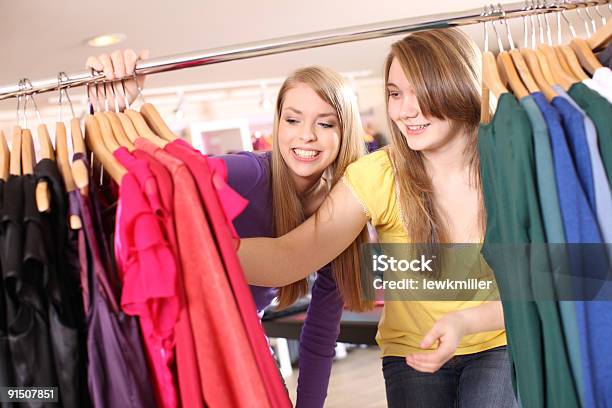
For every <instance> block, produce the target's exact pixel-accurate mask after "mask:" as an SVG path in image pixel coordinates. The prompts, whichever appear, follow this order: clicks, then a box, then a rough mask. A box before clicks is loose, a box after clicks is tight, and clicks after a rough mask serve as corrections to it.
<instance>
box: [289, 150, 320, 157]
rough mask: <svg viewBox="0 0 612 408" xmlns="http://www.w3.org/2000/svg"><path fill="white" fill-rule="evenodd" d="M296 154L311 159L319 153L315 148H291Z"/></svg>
mask: <svg viewBox="0 0 612 408" xmlns="http://www.w3.org/2000/svg"><path fill="white" fill-rule="evenodd" d="M291 150H293V153H295V155H296V156H298V157H301V158H304V159H313V158H315V157H317V156H318V155H319V153H321V152H319V151H317V150H304V149H297V148H295V149H291Z"/></svg>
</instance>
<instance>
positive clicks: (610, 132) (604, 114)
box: [568, 82, 612, 186]
mask: <svg viewBox="0 0 612 408" xmlns="http://www.w3.org/2000/svg"><path fill="white" fill-rule="evenodd" d="M568 94H569V95H570V96H571V97H572V99H573V100H574V102H576V103H577V104H578V105H579V106H580V107H581V108H582V109H583V110H584V111H585V112H586V114H587V115H589V117H590V118H591V120H592V121H593V123H594V124H595V127H596V128H597V136H598V138H597V141H598V142H599V153H601V161H603V165H604V167H605V168H606V175H607V176H608V183H610V186H612V125H611V124H610V120H612V105H611V104H610V102H608V100H607V99H606V98H604V97H603V96H601V95H599V94H598V93H597V92H595V91H593V90H592V89H590V88H589V87H587V86H586V85H584V84H583V83H580V82H578V83H576V84H574V85H572V87H571V88H570V89H569V91H568Z"/></svg>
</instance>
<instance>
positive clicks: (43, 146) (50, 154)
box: [36, 123, 55, 212]
mask: <svg viewBox="0 0 612 408" xmlns="http://www.w3.org/2000/svg"><path fill="white" fill-rule="evenodd" d="M36 133H37V135H38V143H39V144H40V153H41V157H42V158H43V159H49V160H55V152H54V151H53V144H52V143H51V138H50V137H49V130H48V129H47V125H45V124H44V123H41V124H40V125H38V127H37V128H36ZM50 201H51V193H50V191H49V184H48V183H47V182H46V181H45V180H40V181H38V183H37V184H36V204H37V205H38V211H39V212H47V211H49V210H50V209H51V203H50Z"/></svg>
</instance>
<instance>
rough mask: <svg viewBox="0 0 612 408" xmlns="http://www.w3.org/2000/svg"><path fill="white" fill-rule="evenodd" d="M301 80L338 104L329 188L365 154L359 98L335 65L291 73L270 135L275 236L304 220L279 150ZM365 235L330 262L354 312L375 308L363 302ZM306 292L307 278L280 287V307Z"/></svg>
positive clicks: (339, 285) (328, 176) (320, 95)
mask: <svg viewBox="0 0 612 408" xmlns="http://www.w3.org/2000/svg"><path fill="white" fill-rule="evenodd" d="M297 84H305V85H307V86H309V87H310V88H311V89H312V90H313V91H315V93H316V94H317V95H318V96H319V97H320V98H321V99H322V100H324V101H325V102H327V103H328V104H329V105H331V106H332V107H333V108H334V110H335V112H336V114H337V116H338V121H339V123H340V131H341V134H340V136H341V139H340V150H339V152H338V156H337V157H336V159H335V160H334V161H333V163H332V164H331V165H330V166H329V167H328V168H327V169H326V171H325V172H326V174H325V177H326V179H327V180H328V181H329V184H330V186H329V187H330V189H331V188H332V187H333V186H334V185H335V184H336V183H337V182H338V181H340V179H341V178H342V175H343V174H344V171H345V169H346V167H347V166H348V165H349V164H350V163H352V162H354V161H355V160H357V159H358V158H359V157H361V156H363V155H364V154H365V143H364V140H363V135H362V132H363V129H362V126H361V119H360V117H359V108H358V105H357V99H356V96H355V94H354V93H353V91H352V90H351V88H350V87H349V86H348V84H347V83H346V81H345V80H344V78H342V76H340V75H339V74H338V73H336V72H334V71H333V70H331V69H328V68H324V67H319V66H310V67H306V68H302V69H299V70H297V71H295V72H294V73H293V74H292V75H291V76H289V77H288V78H287V79H286V80H285V82H284V83H283V84H282V86H281V88H280V91H279V93H278V98H277V100H276V110H275V115H274V129H273V133H272V208H273V220H274V232H275V234H276V236H281V235H284V234H286V233H288V232H289V231H291V230H293V229H295V228H296V227H297V226H299V225H300V224H301V223H303V222H304V220H305V217H304V211H303V207H302V202H301V200H300V196H299V194H298V192H297V190H296V188H295V185H294V183H293V180H292V179H291V176H290V173H289V168H288V166H287V163H285V160H284V159H283V157H282V155H281V153H280V149H279V148H278V128H279V122H280V116H281V111H282V108H283V102H284V99H285V95H286V93H287V91H289V90H290V89H291V88H293V87H294V86H295V85H297ZM366 236H367V230H366V229H365V228H364V231H363V232H362V234H361V235H360V236H359V237H358V238H357V239H356V240H355V241H354V242H353V243H352V244H351V245H350V246H349V247H348V248H347V249H346V250H345V251H344V252H343V253H342V254H340V255H339V256H338V257H337V258H336V259H334V260H333V261H332V263H331V264H332V272H333V275H334V278H335V280H336V283H337V285H338V290H339V292H340V294H341V295H342V297H343V299H344V301H345V304H346V306H347V307H348V308H349V309H351V310H355V311H362V310H365V309H367V308H369V307H371V304H370V302H367V301H365V300H363V296H362V294H361V285H362V282H361V277H360V273H359V271H360V269H359V268H360V262H359V259H360V258H359V246H360V244H361V243H363V242H364V239H366V238H365V237H366ZM313 272H314V271H313ZM307 291H308V280H307V279H303V280H301V281H298V282H294V283H292V284H290V285H287V286H283V287H281V288H279V294H278V300H279V305H278V307H279V308H285V307H288V306H290V305H291V304H292V303H294V302H295V301H296V300H297V299H299V298H300V297H303V296H305V295H306V293H307Z"/></svg>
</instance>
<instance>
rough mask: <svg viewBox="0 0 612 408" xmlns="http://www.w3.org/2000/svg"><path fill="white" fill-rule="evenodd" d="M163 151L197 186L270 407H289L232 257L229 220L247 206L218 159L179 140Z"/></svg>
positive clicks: (233, 239) (232, 236)
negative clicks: (186, 170) (229, 183)
mask: <svg viewBox="0 0 612 408" xmlns="http://www.w3.org/2000/svg"><path fill="white" fill-rule="evenodd" d="M165 150H166V151H168V152H169V153H170V154H172V155H174V156H175V157H178V158H179V159H181V160H182V161H183V162H184V163H185V164H186V165H187V166H188V168H189V169H190V171H191V174H192V175H193V176H194V179H195V181H196V183H197V186H198V188H199V192H200V197H201V199H202V203H203V204H204V206H205V208H206V212H207V214H208V216H209V220H210V223H211V224H212V230H213V231H214V234H215V237H216V239H217V244H218V245H219V249H220V254H221V258H222V261H223V263H224V265H225V270H226V273H227V277H228V280H229V282H230V284H231V288H232V291H233V294H234V297H235V301H236V304H237V306H238V310H239V312H240V315H241V317H242V321H243V324H244V326H245V329H246V334H247V337H248V342H249V344H250V346H251V350H252V353H253V357H254V362H255V364H256V368H258V369H259V370H260V371H259V372H260V375H261V378H262V381H263V385H264V387H265V390H266V394H267V396H268V398H269V401H270V404H271V405H272V406H274V407H283V406H290V405H291V402H290V401H289V398H288V396H287V393H286V391H285V389H284V387H283V385H282V383H281V380H280V378H279V376H278V369H277V367H276V365H275V364H274V361H273V360H272V358H271V356H270V354H269V353H268V352H267V349H268V345H267V342H266V339H265V336H264V334H263V329H262V327H261V324H260V322H259V319H257V314H256V310H255V305H254V303H253V301H252V298H251V297H250V292H249V288H248V285H247V284H246V280H245V277H244V273H243V272H242V268H241V266H240V262H239V261H238V256H237V254H236V247H235V243H236V240H237V236H238V235H237V233H236V232H235V230H234V228H233V225H232V221H233V220H234V218H236V216H237V215H238V214H240V212H241V211H242V210H243V209H244V208H245V207H246V205H247V204H248V203H247V202H246V200H244V199H243V198H242V197H240V196H239V195H238V194H237V193H236V192H234V191H233V190H232V189H231V188H229V186H227V184H226V180H227V170H226V168H225V165H224V163H223V161H222V160H220V159H211V158H207V157H206V156H203V155H202V154H201V153H200V152H199V151H198V150H196V149H194V148H193V147H192V146H191V145H189V144H188V143H186V142H185V141H182V140H180V139H177V140H175V141H173V142H171V143H169V144H167V145H166V147H165ZM220 197H222V199H221V198H220Z"/></svg>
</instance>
